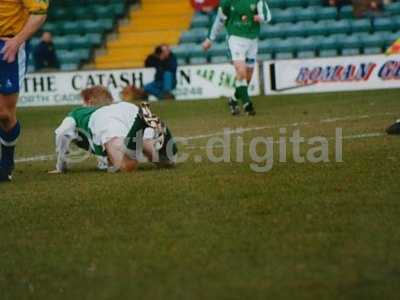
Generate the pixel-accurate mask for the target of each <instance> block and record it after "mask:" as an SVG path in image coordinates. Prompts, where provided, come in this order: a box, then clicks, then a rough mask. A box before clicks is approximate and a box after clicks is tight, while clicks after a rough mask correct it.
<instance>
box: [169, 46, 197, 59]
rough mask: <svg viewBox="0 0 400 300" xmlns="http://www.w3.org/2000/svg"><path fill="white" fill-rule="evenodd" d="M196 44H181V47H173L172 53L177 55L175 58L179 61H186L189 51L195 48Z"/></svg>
mask: <svg viewBox="0 0 400 300" xmlns="http://www.w3.org/2000/svg"><path fill="white" fill-rule="evenodd" d="M195 45H196V44H181V45H179V46H176V47H173V48H172V52H173V53H174V54H175V56H176V57H177V58H178V59H179V58H182V59H186V58H187V57H188V55H189V51H188V49H189V48H190V47H194V46H195Z"/></svg>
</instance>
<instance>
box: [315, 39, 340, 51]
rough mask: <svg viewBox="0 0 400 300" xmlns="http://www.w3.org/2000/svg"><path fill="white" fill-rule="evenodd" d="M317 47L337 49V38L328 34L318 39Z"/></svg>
mask: <svg viewBox="0 0 400 300" xmlns="http://www.w3.org/2000/svg"><path fill="white" fill-rule="evenodd" d="M319 47H320V49H321V50H337V49H338V44H337V38H336V37H334V36H329V37H326V38H324V39H321V40H320V43H319Z"/></svg>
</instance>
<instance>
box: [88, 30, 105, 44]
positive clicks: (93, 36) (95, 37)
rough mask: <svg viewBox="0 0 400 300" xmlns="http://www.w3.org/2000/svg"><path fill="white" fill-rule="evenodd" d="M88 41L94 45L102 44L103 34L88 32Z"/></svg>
mask: <svg viewBox="0 0 400 300" xmlns="http://www.w3.org/2000/svg"><path fill="white" fill-rule="evenodd" d="M86 37H87V39H88V42H89V43H90V44H92V46H96V47H97V46H100V44H101V42H102V35H101V34H99V33H88V34H87V35H86Z"/></svg>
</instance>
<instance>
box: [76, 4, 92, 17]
mask: <svg viewBox="0 0 400 300" xmlns="http://www.w3.org/2000/svg"><path fill="white" fill-rule="evenodd" d="M71 14H73V15H74V17H75V19H77V20H85V19H87V18H88V17H90V16H92V14H93V9H92V7H91V6H85V5H80V6H77V7H76V8H74V10H72V11H71Z"/></svg>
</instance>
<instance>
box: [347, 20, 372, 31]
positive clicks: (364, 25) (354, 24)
mask: <svg viewBox="0 0 400 300" xmlns="http://www.w3.org/2000/svg"><path fill="white" fill-rule="evenodd" d="M350 24H351V31H352V32H353V33H355V32H370V31H371V30H372V25H371V20H370V19H360V20H351V21H350Z"/></svg>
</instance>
